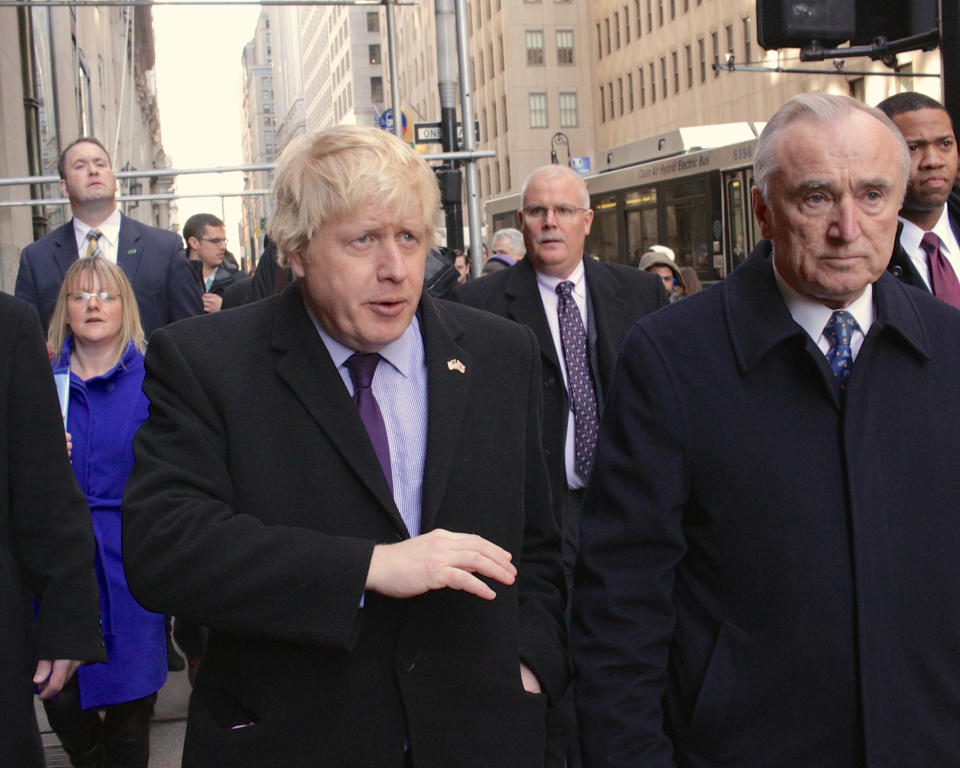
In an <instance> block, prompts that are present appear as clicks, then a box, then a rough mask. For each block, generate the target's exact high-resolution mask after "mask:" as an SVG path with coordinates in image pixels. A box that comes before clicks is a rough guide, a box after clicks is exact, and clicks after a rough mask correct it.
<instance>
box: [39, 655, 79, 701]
mask: <svg viewBox="0 0 960 768" xmlns="http://www.w3.org/2000/svg"><path fill="white" fill-rule="evenodd" d="M82 663H83V662H82V661H77V660H76V659H56V660H55V661H53V660H50V659H40V661H38V662H37V671H36V672H35V673H34V675H33V682H34V684H35V685H36V686H37V688H39V689H40V698H41V699H43V700H46V699H52V698H53V697H54V696H56V695H57V694H58V693H60V691H62V690H63V686H65V685H66V684H67V683H68V682H69V681H70V678H71V677H73V673H74V672H76V671H77V667H79V666H80V665H81V664H82Z"/></svg>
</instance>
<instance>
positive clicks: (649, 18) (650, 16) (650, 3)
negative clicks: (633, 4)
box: [647, 0, 653, 32]
mask: <svg viewBox="0 0 960 768" xmlns="http://www.w3.org/2000/svg"><path fill="white" fill-rule="evenodd" d="M647 32H653V0H647Z"/></svg>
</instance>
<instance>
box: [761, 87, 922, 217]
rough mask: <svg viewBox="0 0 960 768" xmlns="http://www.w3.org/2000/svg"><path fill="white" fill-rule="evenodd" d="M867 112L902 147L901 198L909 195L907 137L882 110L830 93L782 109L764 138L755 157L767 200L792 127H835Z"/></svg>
mask: <svg viewBox="0 0 960 768" xmlns="http://www.w3.org/2000/svg"><path fill="white" fill-rule="evenodd" d="M857 111H859V112H863V113H865V114H867V115H870V117H872V118H874V119H875V120H878V121H879V122H881V123H882V124H883V125H884V127H886V129H887V130H888V131H890V134H891V135H892V136H893V137H894V139H895V140H896V142H897V145H898V146H899V147H900V155H901V157H900V165H901V167H902V170H903V189H901V190H900V196H901V198H902V197H903V195H904V193H905V192H906V184H907V179H908V178H909V176H910V150H909V149H908V148H907V143H906V142H905V141H904V140H903V134H901V133H900V130H899V129H898V128H897V126H896V125H895V124H894V123H893V121H892V120H891V119H890V118H889V117H887V116H886V115H885V114H884V113H883V112H881V111H880V110H879V109H875V108H874V107H868V106H867V105H866V104H862V103H860V102H859V101H857V100H856V99H853V98H850V97H849V96H840V95H836V94H830V93H819V92H812V93H801V94H800V95H799V96H794V97H793V98H792V99H790V101H788V102H787V103H786V104H784V105H783V106H782V107H780V109H778V110H777V111H776V112H775V113H774V115H773V117H771V118H770V121H769V122H768V123H767V124H766V126H765V127H764V129H763V133H761V134H760V139H759V140H758V141H757V148H756V150H755V151H754V155H753V175H754V183H755V184H756V185H757V188H758V189H759V190H760V195H761V197H763V199H764V200H769V199H770V198H769V193H770V177H771V176H772V175H773V173H774V171H776V170H778V168H779V162H780V160H781V158H780V156H779V154H778V150H779V144H780V142H779V141H778V138H779V136H780V133H781V132H782V131H783V129H784V128H786V127H787V126H788V125H790V124H791V123H794V122H796V121H798V120H809V121H811V122H817V123H831V122H834V121H837V120H842V119H844V118H847V117H849V116H850V115H852V114H853V113H854V112H857Z"/></svg>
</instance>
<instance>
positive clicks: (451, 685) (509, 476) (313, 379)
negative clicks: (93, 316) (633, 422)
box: [123, 126, 568, 768]
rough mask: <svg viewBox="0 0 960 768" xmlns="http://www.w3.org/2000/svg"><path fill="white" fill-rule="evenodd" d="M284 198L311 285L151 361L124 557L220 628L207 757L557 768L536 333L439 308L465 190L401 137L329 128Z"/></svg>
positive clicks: (553, 562)
mask: <svg viewBox="0 0 960 768" xmlns="http://www.w3.org/2000/svg"><path fill="white" fill-rule="evenodd" d="M274 192H275V197H276V208H275V211H274V213H273V216H272V218H271V222H270V226H269V229H270V236H271V238H273V239H274V240H275V241H276V243H277V247H278V250H279V255H280V260H281V265H286V264H289V265H290V267H291V268H292V270H293V273H294V275H295V276H296V280H295V281H294V282H293V283H292V284H291V285H290V286H288V287H287V288H286V289H285V290H284V291H283V293H280V294H278V295H275V296H272V297H270V298H267V299H264V300H262V301H258V302H254V303H252V304H248V305H245V306H243V307H238V308H236V309H234V310H232V311H230V312H218V313H214V314H210V315H207V316H205V317H202V318H196V319H195V320H191V321H188V322H184V323H179V324H177V325H175V326H173V327H171V328H169V329H164V330H162V331H159V332H158V333H156V334H155V335H154V337H153V339H152V340H151V342H150V350H149V352H148V353H147V357H146V369H147V374H146V379H145V380H144V391H145V392H146V394H147V396H148V397H149V398H150V418H149V419H148V420H147V422H146V423H144V425H143V426H142V427H141V428H140V431H139V432H138V433H137V439H136V441H135V445H134V450H135V454H136V464H135V467H134V469H133V472H132V474H131V475H130V481H129V483H128V485H127V490H126V495H125V498H124V528H123V534H124V541H123V544H124V562H125V564H126V569H127V577H128V579H129V583H130V588H131V590H132V592H133V593H134V595H135V596H136V598H137V599H138V600H139V601H140V602H141V603H143V604H144V605H145V606H149V607H151V608H152V609H153V610H158V611H164V612H167V613H173V614H175V615H177V616H179V617H183V618H185V619H187V620H188V621H192V622H194V623H196V624H201V625H203V626H206V627H209V639H208V641H207V645H206V647H205V650H204V655H203V658H202V660H201V663H200V668H199V673H198V675H197V679H196V685H195V687H194V689H193V695H192V698H191V702H190V714H189V720H188V725H187V737H186V742H185V744H184V753H183V765H184V768H207V767H208V766H216V765H223V766H231V767H232V768H245V767H249V768H262V767H263V766H273V765H276V766H283V767H284V768H315V767H316V766H357V767H358V768H361V767H367V766H369V767H370V768H374V767H376V768H446V767H447V766H457V767H458V768H488V766H507V765H518V766H537V765H542V764H543V760H544V751H545V737H544V733H545V728H546V715H545V712H546V707H547V703H548V701H554V700H557V699H558V698H559V697H560V696H562V695H563V693H564V691H565V689H566V686H567V681H568V672H567V667H568V657H567V647H566V633H565V630H564V622H563V608H564V583H563V572H562V568H561V563H560V543H559V534H558V531H557V527H556V524H555V523H554V521H553V517H552V515H551V510H550V504H549V490H548V476H547V471H546V467H545V465H544V460H543V453H542V450H541V447H540V387H541V382H542V376H541V373H540V362H539V354H538V351H537V345H536V340H535V339H534V337H533V334H532V333H531V332H530V331H529V330H528V329H526V328H522V327H520V326H517V325H516V324H514V323H509V322H506V321H505V320H503V319H501V318H498V317H492V316H491V315H488V314H485V313H482V312H478V311H476V310H473V309H470V308H468V307H461V306H458V305H456V304H452V303H450V302H445V301H440V300H434V299H432V298H430V297H429V296H424V295H422V287H423V277H424V269H425V262H426V255H427V251H428V249H429V248H431V247H432V246H433V245H434V243H435V242H436V236H437V230H436V221H437V216H438V212H439V210H440V192H439V187H438V186H437V181H436V176H435V175H434V174H433V172H432V170H431V169H430V167H429V166H428V165H427V163H426V162H425V161H424V160H423V158H422V157H421V156H420V155H418V154H417V153H416V152H413V151H412V150H411V149H410V148H409V147H408V146H406V145H405V144H404V143H403V142H401V141H400V140H399V139H397V138H396V137H394V136H392V135H390V134H387V133H384V132H383V131H380V130H377V129H375V128H361V127H357V126H337V127H335V128H330V129H328V130H324V131H320V132H318V133H316V134H313V135H309V136H304V137H302V138H300V139H298V140H297V141H295V142H293V143H291V144H290V145H289V146H288V147H287V148H286V149H285V150H284V153H283V155H282V156H281V157H280V160H279V161H278V165H277V169H276V175H275V182H274ZM223 339H243V340H244V343H243V344H242V345H235V344H224V343H223ZM224 371H229V372H230V375H229V376H225V375H224ZM504 392H509V393H510V397H509V398H506V399H504V398H503V397H502V394H503V393H504ZM494 402H496V403H497V406H496V408H493V409H491V407H490V406H491V403H494ZM480 468H482V469H483V471H482V472H480V471H478V470H479V469H480ZM487 473H492V475H493V476H494V477H496V478H497V482H496V483H491V482H489V475H488V474H487Z"/></svg>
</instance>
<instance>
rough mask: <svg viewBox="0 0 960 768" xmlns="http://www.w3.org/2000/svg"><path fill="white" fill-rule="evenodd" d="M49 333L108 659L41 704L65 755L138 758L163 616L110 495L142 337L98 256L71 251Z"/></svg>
mask: <svg viewBox="0 0 960 768" xmlns="http://www.w3.org/2000/svg"><path fill="white" fill-rule="evenodd" d="M48 339H49V345H50V349H51V352H52V354H53V358H52V362H53V368H54V376H55V378H56V379H57V386H58V391H59V394H60V404H61V408H62V410H63V413H64V419H65V422H66V430H67V444H68V446H71V445H72V447H71V448H70V454H71V461H72V463H73V471H74V474H75V475H76V477H77V481H78V482H79V484H80V488H81V489H82V490H83V492H84V494H85V495H86V497H87V503H88V504H89V506H90V514H91V516H92V520H93V531H94V536H95V538H96V541H97V558H96V566H97V578H98V581H99V586H100V621H101V624H102V627H103V636H104V640H105V641H106V646H107V658H108V661H107V663H105V664H91V665H89V666H84V667H80V669H78V670H77V674H76V676H75V677H74V678H73V680H72V681H71V682H70V683H69V684H68V685H67V686H66V687H65V688H64V690H63V692H62V693H61V694H60V696H59V698H58V699H56V700H54V701H45V702H44V707H45V709H46V712H47V718H48V719H49V721H50V725H51V727H52V728H53V730H54V731H55V732H56V734H57V736H58V737H59V738H60V742H61V743H62V744H63V747H64V749H65V750H66V752H67V754H68V755H69V756H70V761H71V763H72V764H73V765H74V766H78V767H79V766H96V767H97V768H120V766H123V768H147V762H148V759H149V754H150V738H149V736H150V718H151V716H152V714H153V705H154V703H155V702H156V698H157V691H158V690H159V689H160V688H161V687H162V686H163V684H164V682H165V681H166V677H167V646H166V638H165V634H164V619H163V616H161V615H158V614H155V613H150V612H149V611H146V610H144V609H143V608H141V607H140V605H139V604H138V603H137V602H136V601H135V600H134V599H133V596H132V595H131V594H130V590H129V588H128V587H127V580H126V576H125V574H124V570H123V560H122V558H121V553H120V527H121V510H120V503H121V497H122V495H123V487H124V485H125V484H126V481H127V475H128V474H129V473H130V469H131V468H132V466H133V434H134V432H136V430H137V428H138V427H139V426H140V424H141V423H142V422H143V421H144V420H145V419H146V418H147V408H148V403H147V399H146V397H145V396H144V394H143V392H142V391H141V383H142V381H143V352H144V349H145V348H146V342H145V340H144V334H143V329H142V328H141V325H140V315H139V311H138V309H137V302H136V299H135V298H134V295H133V289H132V288H131V287H130V283H129V282H128V281H127V278H126V276H125V275H124V273H123V271H122V270H121V269H120V268H119V267H117V266H116V265H114V264H112V263H111V262H109V261H108V260H106V259H104V258H92V259H79V260H78V261H76V262H74V264H73V266H71V267H70V269H69V270H67V274H66V276H65V278H64V281H63V285H62V286H61V288H60V295H59V297H58V298H57V303H56V305H55V307H54V310H53V315H52V317H51V321H50V331H49V337H48ZM101 712H102V713H103V716H102V718H101Z"/></svg>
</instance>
